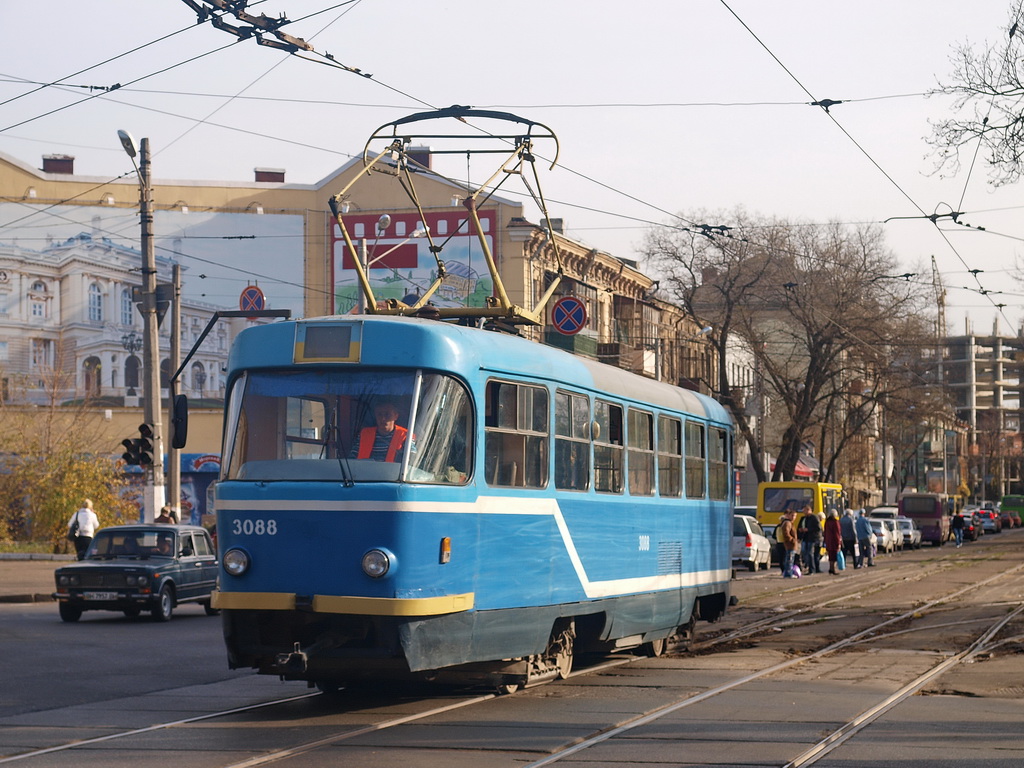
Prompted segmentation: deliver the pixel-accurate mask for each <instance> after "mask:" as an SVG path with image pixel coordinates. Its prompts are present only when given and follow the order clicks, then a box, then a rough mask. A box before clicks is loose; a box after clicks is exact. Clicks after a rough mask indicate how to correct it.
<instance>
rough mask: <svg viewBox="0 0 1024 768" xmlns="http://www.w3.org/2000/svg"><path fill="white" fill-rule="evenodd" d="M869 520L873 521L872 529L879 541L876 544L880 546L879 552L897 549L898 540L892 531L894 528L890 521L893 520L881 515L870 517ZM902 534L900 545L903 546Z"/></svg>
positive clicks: (889, 551)
mask: <svg viewBox="0 0 1024 768" xmlns="http://www.w3.org/2000/svg"><path fill="white" fill-rule="evenodd" d="M868 522H869V523H871V530H872V531H873V532H874V534H875V538H876V539H878V542H877V543H876V544H875V546H876V547H877V548H878V553H879V554H882V553H883V552H884V553H886V554H888V553H891V552H895V551H896V540H895V537H894V536H893V533H892V528H891V527H890V526H889V523H891V522H893V521H891V520H889V519H887V518H881V517H869V518H868ZM902 538H903V537H902V536H900V539H901V541H900V546H902V544H903V542H902Z"/></svg>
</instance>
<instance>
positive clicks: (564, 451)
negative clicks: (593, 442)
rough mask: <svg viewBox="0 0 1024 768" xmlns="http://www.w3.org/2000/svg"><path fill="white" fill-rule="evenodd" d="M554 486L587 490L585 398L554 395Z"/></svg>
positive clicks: (587, 438) (588, 457) (588, 482)
mask: <svg viewBox="0 0 1024 768" xmlns="http://www.w3.org/2000/svg"><path fill="white" fill-rule="evenodd" d="M555 487H556V488H560V489H562V490H568V491H585V490H587V488H589V487H590V403H589V402H588V400H587V398H586V396H585V395H576V394H572V393H570V392H556V393H555Z"/></svg>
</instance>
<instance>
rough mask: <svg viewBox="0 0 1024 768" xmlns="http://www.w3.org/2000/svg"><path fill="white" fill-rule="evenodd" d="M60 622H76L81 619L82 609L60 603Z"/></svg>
mask: <svg viewBox="0 0 1024 768" xmlns="http://www.w3.org/2000/svg"><path fill="white" fill-rule="evenodd" d="M59 610H60V618H61V621H68V622H72V621H78V620H79V619H80V618H82V609H81V608H79V607H78V606H77V605H71V603H61V604H60V606H59Z"/></svg>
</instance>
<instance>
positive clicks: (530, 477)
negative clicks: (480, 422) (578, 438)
mask: <svg viewBox="0 0 1024 768" xmlns="http://www.w3.org/2000/svg"><path fill="white" fill-rule="evenodd" d="M548 440H549V428H548V391H547V390H546V389H545V388H544V387H537V386H531V385H529V384H519V383H514V382H509V381H493V380H492V381H489V382H487V394H486V398H485V403H484V462H485V472H486V475H487V483H488V485H494V486H505V487H519V488H544V487H546V486H547V484H548Z"/></svg>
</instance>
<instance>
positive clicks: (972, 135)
mask: <svg viewBox="0 0 1024 768" xmlns="http://www.w3.org/2000/svg"><path fill="white" fill-rule="evenodd" d="M1020 20H1021V19H1020V8H1019V4H1018V3H1014V4H1013V7H1012V8H1011V10H1010V17H1009V21H1008V22H1007V24H1006V27H1005V31H1006V37H1005V38H1004V40H1003V41H1000V42H998V43H995V44H992V45H990V46H987V47H984V48H981V49H975V48H974V47H972V46H971V45H970V44H968V43H963V44H961V45H960V46H959V47H958V48H957V49H956V51H955V52H954V54H953V56H952V63H953V68H954V69H953V73H952V75H951V79H950V81H949V82H948V83H947V84H944V85H940V87H939V88H938V89H936V90H935V91H934V92H933V93H939V94H946V95H951V96H953V97H954V102H953V109H954V111H955V113H956V115H955V116H954V117H950V118H947V119H945V120H939V121H934V122H933V123H932V130H933V132H932V136H931V138H930V139H929V143H931V145H932V146H933V147H934V148H935V155H936V159H937V167H938V169H939V170H940V171H943V170H946V171H950V172H954V173H955V172H956V171H957V170H959V168H960V153H961V151H967V152H968V156H969V157H970V158H972V160H971V162H973V157H974V147H976V146H978V145H976V144H975V142H979V144H980V147H981V148H982V149H983V150H984V151H985V154H986V159H987V162H988V165H989V175H990V181H991V183H992V184H993V185H995V186H1001V185H1003V184H1011V183H1014V182H1016V181H1018V180H1019V179H1020V177H1021V173H1022V170H1024V166H1022V158H1024V112H1022V111H1021V104H1022V103H1024V102H1022V99H1024V24H1020V25H1019V22H1020ZM1018 25H1019V26H1018Z"/></svg>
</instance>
